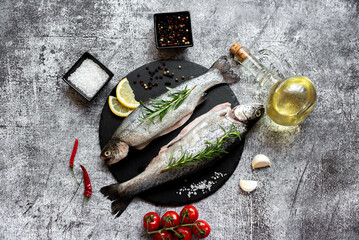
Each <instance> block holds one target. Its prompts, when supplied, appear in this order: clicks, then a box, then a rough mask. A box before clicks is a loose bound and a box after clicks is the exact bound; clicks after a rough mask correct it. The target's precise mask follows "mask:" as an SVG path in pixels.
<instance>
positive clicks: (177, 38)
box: [154, 11, 193, 49]
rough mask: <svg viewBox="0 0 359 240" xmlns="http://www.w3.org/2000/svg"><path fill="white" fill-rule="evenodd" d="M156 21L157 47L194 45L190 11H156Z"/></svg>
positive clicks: (167, 47)
mask: <svg viewBox="0 0 359 240" xmlns="http://www.w3.org/2000/svg"><path fill="white" fill-rule="evenodd" d="M154 21H155V38H156V47H157V49H169V48H186V47H192V46H193V38H192V29H191V17H190V14H189V12H188V11H185V12H171V13H156V14H154Z"/></svg>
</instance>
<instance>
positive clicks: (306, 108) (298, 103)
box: [230, 42, 317, 126]
mask: <svg viewBox="0 0 359 240" xmlns="http://www.w3.org/2000/svg"><path fill="white" fill-rule="evenodd" d="M230 51H231V53H232V54H233V55H234V58H235V60H236V61H238V62H239V63H241V64H242V65H243V66H244V67H245V68H246V69H247V70H249V71H250V72H251V73H252V75H254V76H255V77H256V79H257V80H258V81H259V82H260V85H261V86H263V87H267V88H270V92H269V96H268V100H267V104H266V111H267V114H268V116H269V117H270V118H271V119H272V120H273V121H274V122H276V123H278V124H280V125H284V126H292V125H297V124H299V123H300V122H302V121H303V120H304V119H305V118H306V117H307V116H308V114H309V113H311V112H312V110H313V108H314V106H315V104H316V101H317V95H316V90H315V87H314V85H313V83H312V82H311V81H310V80H309V79H308V78H306V77H304V76H292V77H289V78H286V79H281V78H280V77H279V76H278V75H277V74H276V73H275V72H274V71H272V70H270V69H268V68H267V67H265V66H264V65H263V64H262V63H261V62H260V61H259V60H258V59H257V58H256V57H254V56H253V55H251V53H250V52H249V51H248V50H246V49H244V48H243V47H242V46H241V45H240V44H239V43H237V42H236V43H234V44H233V45H232V46H231V48H230Z"/></svg>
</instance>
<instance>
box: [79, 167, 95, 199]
mask: <svg viewBox="0 0 359 240" xmlns="http://www.w3.org/2000/svg"><path fill="white" fill-rule="evenodd" d="M80 167H81V168H82V171H83V173H84V183H85V192H84V195H85V201H86V200H87V199H88V198H90V197H91V194H92V186H91V182H90V178H89V175H88V173H87V171H86V169H85V167H84V166H82V165H80Z"/></svg>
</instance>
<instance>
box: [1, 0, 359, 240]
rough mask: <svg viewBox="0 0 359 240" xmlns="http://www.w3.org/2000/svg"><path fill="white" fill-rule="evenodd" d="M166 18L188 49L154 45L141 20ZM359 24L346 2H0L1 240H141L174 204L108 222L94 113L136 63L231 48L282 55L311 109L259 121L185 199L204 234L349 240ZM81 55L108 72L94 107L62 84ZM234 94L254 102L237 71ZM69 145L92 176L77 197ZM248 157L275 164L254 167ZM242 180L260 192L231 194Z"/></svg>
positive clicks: (137, 204)
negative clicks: (186, 21)
mask: <svg viewBox="0 0 359 240" xmlns="http://www.w3.org/2000/svg"><path fill="white" fill-rule="evenodd" d="M177 10H189V11H190V12H191V16H192V25H193V32H194V47H193V48H190V49H187V50H184V51H181V50H177V51H158V50H157V49H156V48H155V46H154V40H153V39H154V34H153V16H152V15H153V13H156V12H167V11H177ZM358 16H359V5H358V2H357V1H345V0H333V1H331V0H329V1H285V3H282V1H270V0H266V1H203V0H202V1H176V2H173V3H170V2H169V1H154V0H148V1H138V0H137V1H114V0H101V1H80V0H72V1H69V0H64V1H26V0H19V1H10V0H2V2H1V6H0V36H1V44H0V54H1V55H0V63H1V68H0V110H1V114H0V153H1V158H0V186H1V187H0V206H1V207H0V218H1V221H0V239H114V238H115V239H151V238H150V237H148V238H140V236H139V235H140V232H142V226H141V218H142V216H143V214H144V213H145V212H147V211H157V212H158V213H160V214H163V213H165V212H166V211H167V210H169V209H173V208H169V207H166V206H153V205H152V204H150V203H147V202H144V201H142V200H140V199H135V200H134V201H133V202H132V203H131V204H130V206H129V207H128V209H127V210H126V211H125V212H124V214H122V216H121V217H120V218H117V219H114V218H113V216H112V215H111V214H110V202H109V201H108V200H106V199H105V198H103V197H102V195H101V194H100V193H99V189H100V188H101V187H102V186H105V185H107V184H110V183H113V182H114V179H113V177H112V176H111V174H110V173H109V171H108V170H107V169H106V167H105V166H103V164H102V163H101V161H100V159H99V157H98V156H99V153H100V147H99V140H98V124H99V116H100V113H101V109H102V106H103V105H104V104H105V102H106V97H107V95H108V94H109V92H110V91H111V89H112V88H113V87H114V86H115V85H116V83H117V82H118V80H119V79H120V78H121V77H122V76H124V75H126V74H127V73H128V72H129V71H131V70H133V69H135V68H137V67H139V66H141V65H143V64H145V63H147V62H150V61H153V60H158V59H163V58H179V59H186V60H190V61H193V62H196V63H200V64H202V65H204V66H206V67H209V66H211V64H212V63H213V62H214V61H215V60H216V59H217V58H218V57H219V56H221V55H224V54H225V53H227V51H228V48H229V46H230V44H231V43H233V42H234V41H237V40H239V41H240V42H241V43H242V44H243V45H245V46H247V47H248V48H249V49H251V50H252V51H253V52H255V51H257V50H259V49H263V48H269V49H271V50H273V51H274V52H276V53H277V54H278V55H279V56H282V57H285V59H286V60H287V61H288V62H289V64H291V65H292V66H293V70H294V71H295V72H297V73H300V74H304V75H306V76H308V77H309V78H310V79H312V80H313V81H314V83H315V85H316V87H317V90H318V104H317V107H316V108H315V110H314V112H313V113H312V114H311V115H310V116H309V117H308V119H306V120H305V121H304V122H303V123H302V124H301V125H300V126H297V127H294V128H283V127H278V126H276V125H274V124H272V123H271V122H270V121H269V120H268V118H267V117H265V118H264V119H262V120H261V121H260V122H259V123H258V124H257V125H256V126H255V128H254V129H252V131H251V133H250V134H249V135H248V138H247V141H246V146H245V150H244V153H243V156H242V159H241V162H240V164H239V166H238V168H237V169H236V171H235V173H234V175H233V176H232V177H231V178H230V180H229V181H228V182H227V183H226V184H225V185H224V186H223V187H222V188H221V189H220V190H219V191H218V192H216V193H215V194H214V195H212V196H210V197H208V198H207V199H205V200H202V201H200V202H197V203H195V205H196V206H197V207H198V209H199V210H200V218H202V219H206V220H208V222H209V223H210V224H211V226H212V229H213V232H212V234H211V236H210V237H209V239H358V238H359V226H358V219H359V183H358V171H359V167H358V166H359V165H358V160H359V159H358V156H359V145H358V144H359V139H358V137H359V132H358V129H357V126H358V119H359V116H358V115H359V110H358V109H359V107H358V103H357V101H356V100H357V99H358V97H359V96H358V95H359V89H358V86H359V82H358V74H359V67H358V62H359V52H358V49H359V42H358V29H359V25H358V22H359V19H358ZM85 51H89V52H91V53H92V54H93V55H94V56H96V57H97V58H98V59H99V60H100V61H101V62H103V63H104V64H105V65H106V66H108V67H109V69H111V70H112V71H113V72H114V74H115V77H114V78H113V80H112V81H111V82H110V83H109V84H108V85H107V86H106V87H105V88H104V90H103V91H102V92H101V93H100V94H99V95H98V96H97V97H96V98H95V99H94V100H93V102H91V103H87V102H86V101H85V100H84V99H83V98H82V97H81V96H79V95H78V94H77V93H76V92H74V91H73V90H71V89H70V88H69V87H68V86H67V85H66V84H65V83H64V82H63V81H62V80H61V77H62V76H63V75H64V73H65V72H66V71H67V70H68V69H69V68H70V66H71V65H72V64H73V63H74V62H75V61H76V60H77V59H78V58H79V57H80V56H81V54H82V53H83V52H85ZM232 88H233V91H234V92H235V94H236V96H237V97H238V98H239V100H240V102H243V101H248V100H253V99H254V100H259V97H258V96H259V93H258V85H257V84H256V83H254V80H253V78H252V77H249V76H246V74H244V77H243V80H242V82H241V83H238V84H236V85H233V86H232ZM76 137H77V138H79V150H78V154H77V157H76V161H77V162H78V163H82V164H84V165H85V166H86V167H87V169H88V172H89V174H90V176H91V178H92V182H93V189H94V194H93V196H92V197H91V200H90V201H88V202H87V203H83V197H82V192H83V185H81V186H80V187H78V185H77V184H76V182H75V181H74V179H73V178H72V175H71V172H70V170H69V168H68V159H69V155H70V152H71V149H72V146H73V142H74V139H75V138H76ZM258 153H264V154H266V155H267V156H269V157H270V158H271V160H272V164H273V167H272V168H266V169H261V170H258V171H253V172H252V171H251V169H250V161H251V159H252V157H253V156H254V155H256V154H258ZM75 171H76V174H77V175H78V176H81V170H80V169H79V168H76V169H75ZM240 178H247V179H256V180H259V182H260V185H259V188H258V189H257V190H256V191H255V192H253V193H252V194H250V195H248V196H245V195H243V194H241V193H240V191H239V187H238V183H239V179H240ZM174 209H175V210H180V209H181V207H178V208H174Z"/></svg>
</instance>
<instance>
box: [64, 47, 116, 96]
mask: <svg viewBox="0 0 359 240" xmlns="http://www.w3.org/2000/svg"><path fill="white" fill-rule="evenodd" d="M86 59H90V60H92V61H93V62H94V63H96V64H97V65H98V66H99V67H100V68H101V69H102V70H104V71H105V72H106V73H107V75H108V78H107V80H106V81H105V82H104V83H103V84H102V86H101V87H99V88H98V90H97V92H96V93H95V94H94V95H93V96H88V95H86V93H85V92H83V91H82V90H81V89H80V88H79V87H77V86H76V85H75V84H73V83H72V82H71V81H70V80H69V79H68V78H69V76H70V75H71V74H72V73H74V72H75V71H76V70H77V68H78V67H80V66H81V64H82V63H83V61H85V60H86ZM113 76H114V74H113V73H112V72H111V71H110V70H108V68H106V67H105V65H103V64H102V63H101V62H100V61H98V60H97V59H96V58H95V57H94V56H92V55H91V54H90V53H88V52H85V53H84V54H83V55H82V56H81V57H80V58H79V60H77V62H76V63H75V64H74V65H73V66H72V67H71V68H70V70H69V71H68V72H67V73H66V74H65V75H64V76H63V77H62V79H63V80H64V81H65V82H66V83H67V84H68V85H69V86H70V87H72V88H73V89H74V90H75V91H76V92H78V93H79V94H80V95H81V96H83V97H84V98H85V99H86V100H87V101H91V100H92V99H94V98H95V96H96V95H97V94H98V93H99V92H100V90H101V89H102V88H103V87H104V86H105V85H106V84H107V83H108V82H109V81H110V80H111V78H112V77H113Z"/></svg>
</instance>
